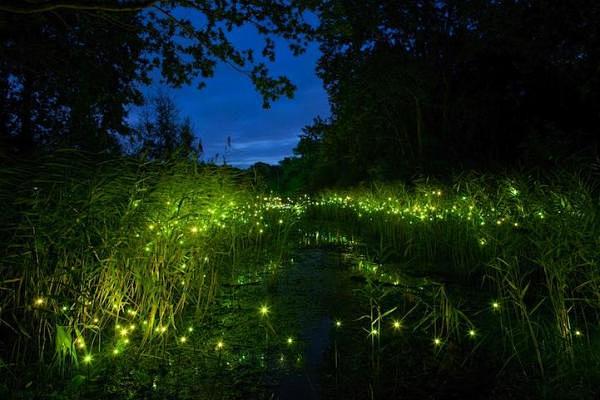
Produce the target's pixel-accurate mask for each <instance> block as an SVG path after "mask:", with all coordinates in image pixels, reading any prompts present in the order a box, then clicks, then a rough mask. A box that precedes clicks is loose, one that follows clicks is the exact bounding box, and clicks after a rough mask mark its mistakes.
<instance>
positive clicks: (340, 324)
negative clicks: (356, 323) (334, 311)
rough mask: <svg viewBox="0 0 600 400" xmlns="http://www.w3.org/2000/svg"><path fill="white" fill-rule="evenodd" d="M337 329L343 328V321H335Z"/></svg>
mask: <svg viewBox="0 0 600 400" xmlns="http://www.w3.org/2000/svg"><path fill="white" fill-rule="evenodd" d="M335 327H336V328H341V327H342V321H340V320H337V321H335Z"/></svg>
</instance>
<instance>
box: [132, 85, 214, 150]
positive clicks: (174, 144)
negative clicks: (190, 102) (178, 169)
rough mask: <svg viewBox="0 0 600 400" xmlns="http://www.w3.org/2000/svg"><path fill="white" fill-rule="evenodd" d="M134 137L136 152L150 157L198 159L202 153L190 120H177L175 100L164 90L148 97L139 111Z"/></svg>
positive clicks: (178, 117) (177, 113)
mask: <svg viewBox="0 0 600 400" xmlns="http://www.w3.org/2000/svg"><path fill="white" fill-rule="evenodd" d="M137 140H138V142H139V145H140V147H141V148H140V151H141V152H142V153H144V154H146V155H148V156H149V157H151V158H163V159H166V158H171V157H173V156H176V155H177V156H183V157H195V158H198V157H199V156H200V155H201V154H202V145H201V142H200V141H199V139H196V135H195V133H194V128H193V126H192V122H191V120H190V119H189V118H188V117H186V118H184V119H183V120H181V118H180V116H179V110H178V109H177V106H176V104H175V102H174V101H173V99H172V98H171V97H169V96H168V95H166V94H164V93H159V94H157V95H156V96H154V97H153V98H151V99H150V102H149V107H147V108H146V109H144V110H143V111H142V112H141V116H140V121H139V123H138V127H137ZM196 142H197V145H196Z"/></svg>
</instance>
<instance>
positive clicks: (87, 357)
mask: <svg viewBox="0 0 600 400" xmlns="http://www.w3.org/2000/svg"><path fill="white" fill-rule="evenodd" d="M92 360H93V357H92V355H91V354H86V355H85V356H83V362H84V363H85V364H89V363H91V362H92Z"/></svg>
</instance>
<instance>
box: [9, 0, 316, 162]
mask: <svg viewBox="0 0 600 400" xmlns="http://www.w3.org/2000/svg"><path fill="white" fill-rule="evenodd" d="M307 3H308V2H307V1H304V0H292V1H287V0H285V1H284V0H275V1H260V0H258V1H257V0H227V1H221V0H209V1H205V0H180V1H146V0H95V1H84V0H65V1H59V0H57V1H54V0H48V1H27V2H22V1H14V0H11V1H7V2H2V4H1V5H0V110H1V111H0V131H1V134H2V135H1V138H2V142H3V144H4V145H5V148H8V149H9V150H11V151H14V150H20V151H25V150H31V148H32V146H33V145H34V144H37V145H38V146H39V145H42V146H56V145H57V144H59V143H60V144H68V145H76V146H78V147H84V148H91V149H107V148H114V149H116V148H118V140H116V139H115V134H129V133H130V131H129V130H128V129H127V126H126V124H125V123H124V121H125V116H126V111H127V106H128V105H129V104H140V102H141V95H140V92H139V87H140V84H146V83H148V82H149V76H152V75H151V73H152V72H153V71H158V72H160V76H161V78H162V81H163V82H164V83H166V84H168V85H170V86H174V87H178V86H181V85H189V84H197V85H198V86H199V87H202V86H203V85H204V84H205V80H206V79H208V78H210V77H211V76H212V75H213V74H214V71H215V67H216V65H217V64H218V63H226V64H229V65H230V66H231V67H233V68H235V69H236V70H238V71H239V72H240V73H243V74H245V75H247V76H248V77H249V79H251V80H252V82H253V84H254V86H255V88H256V89H257V91H258V92H259V93H260V94H261V95H262V98H263V105H264V106H265V107H268V106H269V104H270V103H271V102H272V101H274V100H276V99H277V98H279V97H280V96H288V97H291V96H292V95H293V93H294V90H295V87H294V85H293V84H292V83H291V82H290V81H289V79H287V78H286V77H285V76H272V75H271V74H270V73H269V70H268V68H267V63H268V62H269V61H273V60H274V59H275V45H274V38H275V37H283V38H284V39H286V40H287V41H288V43H289V47H290V49H291V50H292V51H293V53H294V54H300V53H301V52H302V51H303V50H304V47H305V45H306V43H307V40H308V38H309V36H310V34H311V27H310V26H309V24H307V23H306V22H305V21H304V19H303V15H304V12H305V11H306V7H307ZM247 25H249V26H252V27H253V28H254V29H256V31H257V32H258V33H259V34H260V35H262V37H263V38H264V43H263V44H264V46H263V48H262V52H261V54H254V50H253V49H241V48H237V47H236V46H235V45H234V44H233V43H232V42H231V40H230V38H229V33H230V32H231V31H232V30H234V29H236V28H239V27H242V26H247Z"/></svg>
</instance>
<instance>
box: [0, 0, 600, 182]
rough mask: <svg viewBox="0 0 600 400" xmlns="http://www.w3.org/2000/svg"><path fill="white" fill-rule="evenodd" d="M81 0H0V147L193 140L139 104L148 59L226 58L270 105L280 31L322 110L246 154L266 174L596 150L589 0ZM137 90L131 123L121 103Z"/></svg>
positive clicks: (488, 164) (424, 168)
mask: <svg viewBox="0 0 600 400" xmlns="http://www.w3.org/2000/svg"><path fill="white" fill-rule="evenodd" d="M90 4H91V3H89V2H85V1H72V2H69V3H68V7H67V6H65V3H61V2H56V1H31V2H25V3H23V2H18V1H9V2H7V3H3V5H0V149H1V150H0V154H4V155H9V156H13V155H18V156H25V157H29V156H31V155H32V154H39V153H43V152H49V151H53V150H54V149H58V148H63V147H72V148H77V149H82V150H86V151H94V152H107V153H122V152H123V151H130V150H131V149H134V150H135V151H138V152H142V153H143V154H146V155H148V156H151V157H157V158H158V157H171V156H173V155H177V154H179V152H178V151H176V150H177V149H184V150H183V153H184V155H189V154H191V152H192V151H194V152H196V153H197V152H200V151H201V146H200V144H199V141H198V140H194V137H195V133H194V131H193V128H192V126H191V123H190V122H189V120H185V118H183V116H179V115H178V113H177V110H176V109H174V105H173V104H172V101H170V100H169V99H167V98H165V97H164V96H157V97H156V98H155V99H145V100H144V99H143V97H142V95H141V91H140V88H141V87H142V85H145V84H149V83H150V79H149V77H150V76H152V75H151V74H152V73H153V72H160V76H161V77H162V79H163V81H164V83H165V84H167V85H170V86H173V87H177V86H181V85H188V84H197V85H199V86H202V85H203V83H204V80H205V79H208V78H210V77H211V76H212V74H213V72H214V68H215V65H217V63H219V62H221V63H228V64H230V65H232V66H234V67H235V68H238V69H240V70H241V71H245V73H246V74H248V76H249V78H250V79H251V80H252V82H253V83H254V85H255V87H256V89H257V91H258V92H259V93H260V94H261V95H262V97H263V100H264V104H265V106H268V105H269V103H270V102H272V101H274V100H276V99H277V98H278V97H281V96H292V95H293V92H294V85H293V84H292V82H290V81H289V80H288V79H287V78H285V77H284V76H280V77H272V76H271V75H270V74H269V72H268V70H267V67H266V63H267V62H268V61H269V60H273V59H274V56H275V54H274V42H273V40H272V38H273V37H274V36H281V37H284V38H286V39H287V40H289V44H290V48H291V49H292V51H294V52H295V53H301V52H302V51H303V49H304V47H305V46H306V44H307V41H308V40H310V39H317V40H318V41H319V43H320V48H321V51H322V57H321V59H320V61H319V64H318V66H317V71H318V74H319V76H320V77H321V79H322V80H323V83H324V85H325V88H326V90H327V92H328V95H329V99H330V104H331V109H332V115H331V116H330V117H329V118H326V119H320V118H317V119H316V120H315V121H314V122H313V124H312V125H310V126H307V127H306V128H305V129H304V132H303V134H302V135H301V138H300V142H299V144H298V146H297V147H296V150H295V152H296V156H295V157H292V158H289V159H286V160H284V161H283V162H282V164H281V165H280V166H279V167H277V168H269V167H267V166H265V165H259V166H258V167H257V168H255V170H254V173H255V174H256V175H257V176H258V175H262V176H264V177H265V178H266V180H267V181H269V183H270V184H272V187H273V188H279V189H285V190H288V191H298V190H314V189H319V188H323V187H326V186H332V185H350V184H355V183H358V182H363V181H370V180H392V179H409V178H411V177H414V176H415V175H436V176H444V175H448V174H451V173H454V172H456V171H462V170H465V169H475V170H479V171H493V170H496V169H498V168H502V169H504V168H506V167H513V166H517V165H519V166H524V167H531V166H538V167H539V166H541V167H544V168H545V167H548V166H553V165H557V164H560V165H562V164H563V163H564V162H565V160H570V159H587V158H588V157H590V156H591V157H594V156H595V155H596V154H597V149H598V143H599V141H600V139H599V138H600V134H598V132H597V130H598V126H599V125H600V24H598V23H597V22H598V21H600V5H598V3H597V2H595V1H592V0H589V1H588V0H576V1H572V2H552V1H541V0H528V1H516V0H513V1H493V0H464V1H450V0H415V1H406V2H399V1H363V0H328V1H310V0H296V1H292V2H267V3H263V2H257V1H252V0H243V1H236V2H233V1H231V2H230V1H225V2H223V1H208V2H206V1H191V2H190V1H176V2H168V3H161V2H158V3H157V2H153V1H142V0H131V1H113V0H102V1H98V2H94V3H93V7H91V6H90ZM184 10H185V11H186V13H184V12H183V11H184ZM307 10H309V11H310V12H312V13H315V14H316V15H317V16H318V17H319V20H320V24H319V26H318V27H316V30H315V29H313V28H311V26H309V25H308V24H306V23H305V22H304V20H303V19H302V18H301V15H302V14H303V13H304V12H306V11H307ZM184 14H185V15H186V16H185V17H179V15H184ZM193 21H195V22H193ZM198 21H200V22H198ZM247 23H250V24H252V25H254V26H255V27H256V28H257V30H258V31H259V32H260V33H261V34H263V35H264V36H265V41H264V43H263V44H262V45H263V48H262V53H261V54H260V55H257V54H254V52H253V51H252V50H247V49H238V48H236V47H235V46H234V45H233V44H232V43H231V42H230V41H229V40H228V39H227V33H228V32H229V31H230V30H232V29H235V28H236V27H238V26H241V25H244V24H247ZM144 101H145V102H146V103H147V104H148V105H147V108H146V110H147V111H144V112H143V113H142V115H141V118H139V119H138V121H137V122H136V123H132V122H131V119H128V115H129V109H130V108H131V106H139V105H141V104H143V103H144ZM124 144H129V146H124Z"/></svg>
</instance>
